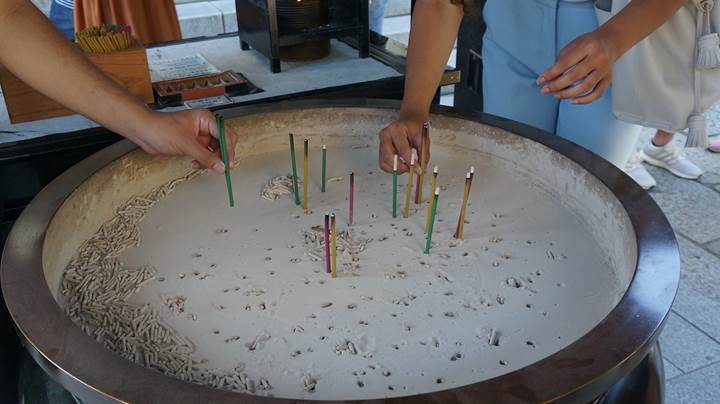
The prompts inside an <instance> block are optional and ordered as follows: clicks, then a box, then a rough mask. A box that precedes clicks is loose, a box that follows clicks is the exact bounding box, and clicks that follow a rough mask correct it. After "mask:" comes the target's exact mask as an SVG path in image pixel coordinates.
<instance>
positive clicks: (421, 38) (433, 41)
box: [400, 0, 463, 120]
mask: <svg viewBox="0 0 720 404" xmlns="http://www.w3.org/2000/svg"><path fill="white" fill-rule="evenodd" d="M462 17H463V8H462V5H459V4H452V3H451V2H450V0H418V1H417V3H416V4H415V10H414V12H413V18H412V26H411V28H410V43H409V47H408V55H407V69H406V72H405V95H404V97H403V103H402V108H401V111H400V115H401V118H403V117H405V118H414V119H421V120H426V119H427V115H428V111H429V109H430V103H431V102H432V99H433V96H434V95H435V91H437V88H438V85H439V84H440V79H441V77H442V73H443V71H444V70H445V63H446V61H447V60H448V57H449V56H450V52H451V51H452V47H453V43H454V42H455V38H456V37H457V32H458V29H459V27H460V21H461V20H462Z"/></svg>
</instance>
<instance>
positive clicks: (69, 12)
mask: <svg viewBox="0 0 720 404" xmlns="http://www.w3.org/2000/svg"><path fill="white" fill-rule="evenodd" d="M50 21H52V23H53V25H55V27H56V28H57V29H59V30H60V32H62V33H63V35H65V37H67V39H69V40H71V41H74V40H75V21H74V19H73V2H72V1H68V0H54V1H53V2H52V4H51V5H50Z"/></svg>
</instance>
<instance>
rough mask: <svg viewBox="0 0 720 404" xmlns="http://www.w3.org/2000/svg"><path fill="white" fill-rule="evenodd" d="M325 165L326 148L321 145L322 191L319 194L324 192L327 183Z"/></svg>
mask: <svg viewBox="0 0 720 404" xmlns="http://www.w3.org/2000/svg"><path fill="white" fill-rule="evenodd" d="M326 164H327V146H325V145H322V190H321V192H325V184H326V183H327V178H326V177H325V167H326Z"/></svg>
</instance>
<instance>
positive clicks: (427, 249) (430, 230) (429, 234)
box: [425, 187, 440, 254]
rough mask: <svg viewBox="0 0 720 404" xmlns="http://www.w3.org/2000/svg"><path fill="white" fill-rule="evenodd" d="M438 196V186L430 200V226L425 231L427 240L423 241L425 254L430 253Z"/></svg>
mask: <svg viewBox="0 0 720 404" xmlns="http://www.w3.org/2000/svg"><path fill="white" fill-rule="evenodd" d="M439 197H440V188H439V187H438V188H435V197H433V200H432V203H431V205H432V210H431V212H430V226H429V227H428V232H427V241H426V242H425V254H430V246H431V245H432V233H433V227H434V226H435V215H436V214H437V205H438V199H439Z"/></svg>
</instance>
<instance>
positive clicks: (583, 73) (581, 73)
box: [541, 62, 592, 94]
mask: <svg viewBox="0 0 720 404" xmlns="http://www.w3.org/2000/svg"><path fill="white" fill-rule="evenodd" d="M591 72H592V68H591V67H590V66H589V64H588V63H587V62H581V63H579V64H577V65H575V66H573V67H571V68H570V70H568V71H566V72H565V73H564V74H563V75H561V76H560V77H558V78H557V79H555V80H552V81H550V82H548V83H547V84H546V85H545V86H544V87H543V88H542V90H541V91H542V92H543V93H544V94H548V93H556V92H558V91H562V90H565V89H567V88H568V87H571V86H573V84H575V83H578V82H579V81H581V80H583V79H585V78H586V77H587V76H588V74H590V73H591Z"/></svg>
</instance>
